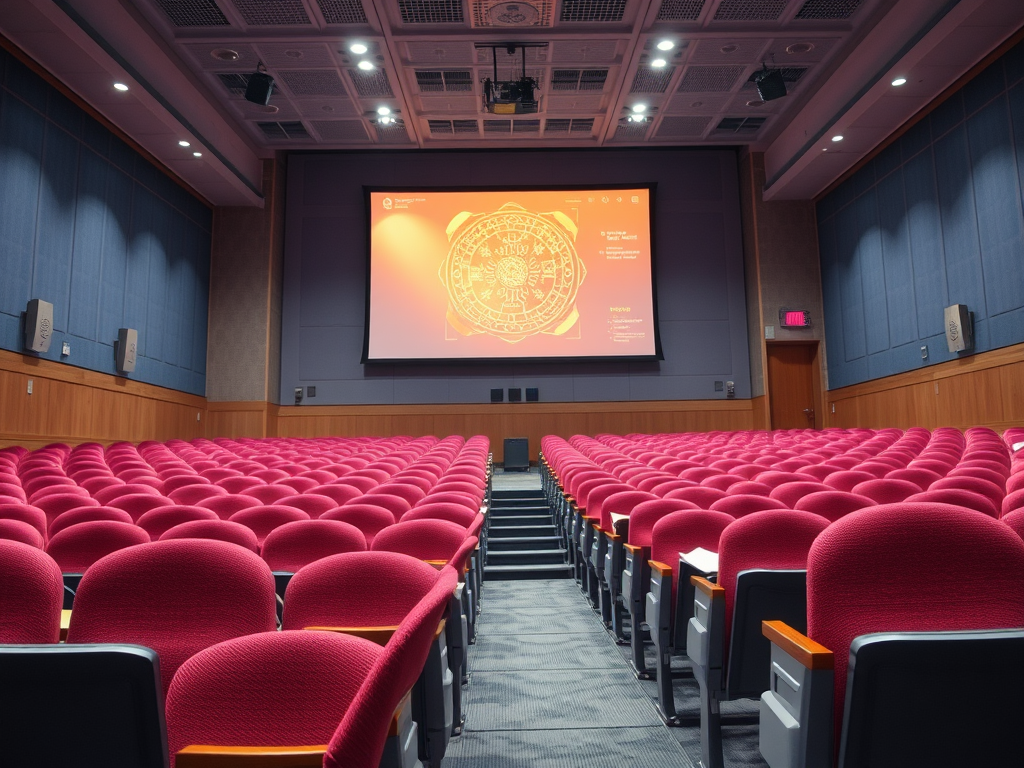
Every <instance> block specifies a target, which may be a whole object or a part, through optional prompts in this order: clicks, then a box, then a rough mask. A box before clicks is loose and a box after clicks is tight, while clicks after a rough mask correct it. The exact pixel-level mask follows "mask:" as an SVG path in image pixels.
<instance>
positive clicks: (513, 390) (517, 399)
mask: <svg viewBox="0 0 1024 768" xmlns="http://www.w3.org/2000/svg"><path fill="white" fill-rule="evenodd" d="M508 401H509V402H510V403H521V402H522V401H523V390H522V387H509V388H508Z"/></svg>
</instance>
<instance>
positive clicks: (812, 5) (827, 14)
mask: <svg viewBox="0 0 1024 768" xmlns="http://www.w3.org/2000/svg"><path fill="white" fill-rule="evenodd" d="M859 7H860V0H807V2H806V3H804V5H803V7H802V8H801V9H800V11H799V13H797V15H796V18H798V19H810V20H813V21H821V20H825V21H827V20H829V19H848V18H850V17H851V16H852V15H853V14H854V12H855V11H856V10H857V9H858V8H859Z"/></svg>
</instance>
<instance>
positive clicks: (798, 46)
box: [786, 43, 814, 56]
mask: <svg viewBox="0 0 1024 768" xmlns="http://www.w3.org/2000/svg"><path fill="white" fill-rule="evenodd" d="M813 50H814V43H793V44H792V45H787V46H786V53H788V54H789V55H790V56H793V55H795V54H798V53H810V52H811V51H813Z"/></svg>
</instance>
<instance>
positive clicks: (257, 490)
mask: <svg viewBox="0 0 1024 768" xmlns="http://www.w3.org/2000/svg"><path fill="white" fill-rule="evenodd" d="M241 493H243V494H245V495H246V496H252V497H253V498H254V499H258V500H259V501H261V502H263V504H265V505H272V504H279V503H280V501H281V499H285V498H287V497H289V496H294V495H295V490H294V489H293V488H289V487H288V486H287V485H256V486H253V487H252V488H246V489H245V490H244V491H241Z"/></svg>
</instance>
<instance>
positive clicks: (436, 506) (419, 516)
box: [401, 500, 484, 536]
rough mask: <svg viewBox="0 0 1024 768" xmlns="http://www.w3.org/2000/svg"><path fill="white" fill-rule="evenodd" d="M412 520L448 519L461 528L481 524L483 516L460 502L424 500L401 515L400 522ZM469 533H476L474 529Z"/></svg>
mask: <svg viewBox="0 0 1024 768" xmlns="http://www.w3.org/2000/svg"><path fill="white" fill-rule="evenodd" d="M413 520H450V521H451V522H453V523H458V524H459V525H461V526H462V527H463V528H466V529H470V528H473V527H477V528H478V527H479V526H480V525H482V524H483V520H484V518H483V515H481V514H480V513H479V512H475V511H473V510H471V509H467V508H466V507H465V506H463V505H461V504H446V503H444V502H430V503H426V500H424V503H422V504H419V505H417V506H415V507H413V508H412V509H410V510H409V511H408V512H406V513H405V514H404V515H402V520H401V522H402V523H403V524H405V523H408V522H411V521H413ZM470 535H473V536H475V535H477V534H476V531H475V530H472V531H470Z"/></svg>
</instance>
